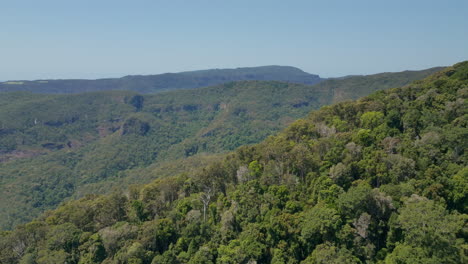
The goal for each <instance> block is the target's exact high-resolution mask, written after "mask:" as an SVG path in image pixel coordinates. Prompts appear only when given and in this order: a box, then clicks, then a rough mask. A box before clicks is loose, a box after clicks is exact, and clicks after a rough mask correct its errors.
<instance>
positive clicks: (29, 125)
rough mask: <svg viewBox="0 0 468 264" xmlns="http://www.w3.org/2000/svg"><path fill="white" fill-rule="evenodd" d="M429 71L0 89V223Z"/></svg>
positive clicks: (173, 166) (176, 166)
mask: <svg viewBox="0 0 468 264" xmlns="http://www.w3.org/2000/svg"><path fill="white" fill-rule="evenodd" d="M432 71H433V69H431V70H425V71H421V72H401V73H385V74H379V75H369V76H360V77H353V78H348V79H342V80H329V81H324V82H323V83H321V84H319V85H314V86H306V85H299V84H288V83H281V82H263V81H243V82H233V83H228V84H224V85H219V86H214V87H208V88H203V89H193V90H183V91H174V92H167V93H160V94H156V95H139V94H136V93H134V92H127V91H113V92H109V91H108V92H99V93H85V94H78V95H41V94H31V93H19V92H17V93H4V94H1V96H0V196H1V197H2V199H1V200H0V216H1V217H0V227H1V228H3V229H5V228H7V229H8V228H12V227H13V226H14V225H16V224H19V223H24V222H26V221H30V220H32V219H33V218H34V217H36V216H38V215H39V214H40V213H41V212H43V211H44V210H45V209H52V208H55V207H56V206H57V205H58V204H59V203H60V202H62V201H63V200H64V199H67V198H69V197H82V196H83V195H85V194H88V193H103V192H109V191H110V190H112V188H114V187H115V188H126V186H128V185H129V184H131V183H147V182H149V181H150V180H153V179H155V178H157V177H161V176H166V175H171V174H174V173H176V172H180V171H181V170H183V169H185V168H191V169H194V168H196V167H198V166H202V165H204V164H206V163H207V162H208V161H209V160H211V159H214V158H215V157H214V156H213V155H211V154H213V153H223V152H226V151H231V150H234V149H235V148H237V147H239V146H241V145H246V144H253V143H258V142H260V141H261V140H263V139H265V138H266V137H267V136H269V135H271V134H273V133H276V132H277V131H279V130H280V129H283V128H284V127H286V126H287V125H288V124H290V123H291V122H292V121H294V120H295V119H297V118H300V117H304V116H305V115H306V114H307V113H308V112H310V111H311V110H313V109H317V108H318V107H320V106H323V105H326V104H330V103H332V102H334V101H337V100H343V99H346V98H354V96H359V95H366V94H368V93H370V91H374V90H381V89H385V88H389V87H396V86H398V85H402V84H405V83H408V82H409V81H410V80H414V79H416V78H419V77H421V76H423V75H424V76H427V75H428V74H429V73H430V72H432ZM337 95H338V96H337ZM187 157H191V158H190V159H189V160H185V158H187Z"/></svg>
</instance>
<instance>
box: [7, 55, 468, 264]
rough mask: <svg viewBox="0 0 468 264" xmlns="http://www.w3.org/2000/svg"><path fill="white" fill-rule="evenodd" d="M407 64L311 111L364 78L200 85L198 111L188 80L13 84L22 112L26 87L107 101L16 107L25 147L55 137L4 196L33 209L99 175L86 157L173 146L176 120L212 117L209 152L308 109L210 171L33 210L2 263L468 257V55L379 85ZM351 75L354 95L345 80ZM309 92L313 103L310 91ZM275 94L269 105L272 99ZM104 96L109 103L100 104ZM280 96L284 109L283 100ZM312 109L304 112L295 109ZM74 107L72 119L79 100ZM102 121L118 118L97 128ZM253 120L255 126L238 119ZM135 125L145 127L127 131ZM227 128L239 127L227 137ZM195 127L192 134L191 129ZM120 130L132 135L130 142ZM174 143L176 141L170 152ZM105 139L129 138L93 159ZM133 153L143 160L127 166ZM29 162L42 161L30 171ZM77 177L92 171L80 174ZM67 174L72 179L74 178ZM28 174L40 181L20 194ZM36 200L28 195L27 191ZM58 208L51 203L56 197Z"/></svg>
mask: <svg viewBox="0 0 468 264" xmlns="http://www.w3.org/2000/svg"><path fill="white" fill-rule="evenodd" d="M384 76H385V78H383V77H384ZM396 76H398V74H393V75H390V76H389V74H383V75H381V76H379V77H378V78H377V77H376V76H371V77H370V78H369V79H367V80H368V81H367V82H365V83H368V84H369V86H368V88H367V89H364V88H363V87H362V86H359V87H360V89H361V90H357V91H361V92H362V91H370V90H372V91H374V90H378V91H375V92H373V93H371V94H370V95H369V96H366V97H363V98H360V99H358V100H356V101H345V102H340V103H335V104H332V105H329V106H324V107H322V108H321V109H320V110H318V111H312V112H310V113H305V112H307V111H306V110H305V109H313V108H316V107H318V106H319V105H320V104H321V103H322V102H325V103H327V102H332V101H335V100H337V101H340V100H343V99H344V98H345V97H346V96H344V95H351V94H352V95H353V96H356V94H355V93H353V91H348V90H347V89H345V87H347V86H346V83H347V82H348V81H349V79H348V78H346V79H342V80H332V82H331V83H329V84H328V85H327V84H326V82H327V81H324V82H321V83H320V84H317V85H314V86H302V85H297V84H288V83H278V82H258V81H255V82H240V83H229V84H224V85H221V86H216V87H210V88H206V89H199V90H198V89H197V90H190V91H189V92H190V93H189V94H187V95H186V96H187V97H189V98H191V100H190V102H191V104H190V106H186V107H185V108H184V105H186V103H184V101H183V99H181V98H184V97H183V96H182V95H181V94H178V95H177V98H178V99H179V100H178V101H172V100H173V98H174V97H172V95H173V93H184V91H177V92H173V93H167V94H159V95H152V96H150V97H146V96H141V98H140V97H138V96H140V95H135V94H132V93H122V92H119V93H115V92H113V93H111V94H110V95H109V94H107V93H105V94H88V95H73V96H71V97H69V96H66V97H63V96H44V97H42V98H41V97H39V98H37V97H35V96H32V95H31V94H22V93H13V94H9V95H8V96H9V98H10V100H5V101H6V102H5V101H4V102H2V104H1V106H2V108H4V107H7V108H9V109H10V110H11V109H13V108H14V107H13V106H12V105H15V104H18V103H15V102H14V99H15V98H21V97H26V98H27V97H28V96H29V100H30V103H33V102H34V100H39V101H36V104H33V105H34V106H35V107H34V108H37V107H39V106H40V105H41V103H44V102H49V103H50V104H51V105H50V106H49V107H52V105H54V104H57V103H61V104H64V106H65V105H67V106H71V107H72V105H73V104H72V103H71V102H74V101H75V100H83V101H80V105H82V104H83V103H85V102H88V101H91V103H90V104H89V105H90V106H93V107H90V108H89V109H90V112H86V113H82V116H81V115H79V116H78V118H75V119H73V118H72V119H69V118H68V119H67V118H66V119H57V118H56V117H53V116H51V118H56V119H53V120H47V122H50V121H52V123H50V124H49V125H47V124H45V122H46V117H49V115H45V116H41V117H40V118H39V117H37V121H36V117H35V116H34V115H36V114H37V113H40V111H36V112H29V111H23V112H21V111H20V110H18V112H15V116H20V114H21V113H24V114H25V115H24V120H25V121H24V122H23V123H22V122H21V121H19V122H18V123H16V124H17V125H18V127H17V128H13V130H10V131H11V133H10V134H9V135H13V136H12V137H13V138H16V142H17V145H16V146H12V147H11V148H13V147H14V148H21V147H25V146H28V147H32V146H34V147H37V148H38V149H39V150H41V148H46V149H48V150H50V152H49V153H47V154H44V155H42V156H41V157H44V158H45V159H42V160H35V161H34V158H32V159H31V158H29V159H28V158H26V159H22V158H17V159H13V160H10V161H7V162H6V163H4V164H3V165H2V167H1V168H0V171H1V172H2V178H1V179H2V184H3V186H2V188H1V190H2V191H3V193H2V194H1V196H2V203H4V201H8V203H9V206H10V207H16V206H19V207H20V208H23V210H32V209H33V208H34V204H33V203H34V202H39V203H40V202H45V201H48V200H46V199H42V200H41V198H44V197H40V196H39V195H34V194H33V195H31V194H32V193H34V192H35V191H37V189H40V188H42V187H43V186H44V185H48V188H49V189H48V190H46V189H44V190H42V191H41V192H38V193H37V194H40V193H42V194H43V195H45V196H46V197H45V198H51V197H52V193H53V191H59V190H62V192H61V193H60V194H59V195H58V196H57V197H60V198H64V197H66V196H67V195H70V193H67V192H66V191H65V190H67V187H69V189H70V190H74V188H76V186H75V185H74V184H83V183H86V181H88V180H90V179H89V178H87V177H88V176H89V175H92V174H91V173H89V172H85V171H86V169H88V168H92V167H95V166H98V165H100V164H102V162H106V161H107V162H109V161H111V160H114V159H115V158H118V159H120V158H121V160H119V162H118V163H117V164H116V166H117V171H118V170H125V169H131V168H132V166H134V165H136V166H139V165H138V160H139V159H141V158H139V159H132V157H131V156H132V155H133V154H135V153H138V151H139V150H140V149H144V151H143V152H142V153H145V151H146V148H147V147H148V146H149V148H148V151H154V149H155V148H154V147H155V146H153V145H151V143H152V142H156V140H157V139H158V138H160V137H161V138H163V142H164V143H158V144H166V142H168V141H169V142H171V140H174V136H175V135H174V134H175V133H179V131H181V130H182V131H184V129H185V128H186V127H191V126H194V124H192V125H188V123H186V122H189V121H188V120H194V117H196V119H197V120H198V121H197V123H198V122H205V121H202V120H205V119H204V118H202V117H205V116H206V117H207V119H206V120H207V121H206V123H204V124H203V125H201V130H197V129H198V128H197V129H195V130H194V131H197V132H196V133H195V134H194V135H196V136H197V137H196V138H197V140H201V141H200V142H199V143H202V145H203V142H204V141H203V139H204V138H206V137H211V138H212V140H209V141H206V142H204V143H206V144H207V149H209V147H208V146H209V144H208V143H209V142H212V141H213V140H214V141H215V142H218V144H219V146H222V147H221V149H222V148H224V149H229V148H231V147H234V145H235V144H234V145H231V143H232V142H236V140H237V138H236V136H235V135H244V136H246V137H245V138H249V136H250V134H248V133H247V134H245V133H244V131H249V129H252V127H255V130H253V131H254V132H255V133H254V134H257V133H260V132H261V131H263V130H262V129H263V128H264V127H265V126H266V124H271V122H273V123H274V122H275V121H278V120H281V119H282V118H286V119H288V120H289V119H294V117H295V116H296V117H297V116H302V119H299V120H296V121H294V122H293V123H290V121H288V122H285V123H289V126H288V127H287V128H285V129H284V130H282V131H281V132H279V133H274V134H275V135H272V136H270V137H268V138H266V139H265V140H263V141H262V142H260V143H259V144H254V145H244V146H241V147H239V148H237V149H236V150H235V151H234V152H230V153H228V154H225V155H223V157H220V158H214V159H211V161H208V162H207V164H206V165H204V166H200V168H198V169H194V170H188V171H179V172H178V173H174V174H173V175H169V176H167V177H164V178H157V179H156V180H154V181H152V182H151V183H149V184H145V185H141V184H140V185H132V186H130V187H129V188H128V189H126V190H125V191H122V190H118V189H115V190H114V191H113V192H111V193H110V194H107V195H96V194H93V195H87V196H86V197H84V198H82V199H78V200H71V201H68V202H65V203H63V204H62V205H61V206H59V207H58V208H57V209H55V210H52V211H48V212H46V213H44V214H42V215H41V216H40V217H37V218H35V220H34V221H32V222H29V223H27V224H24V225H17V226H16V227H15V228H14V229H13V230H12V231H7V232H2V233H0V263H38V264H45V263H139V264H150V263H152V264H153V263H191V264H195V263H197V264H198V263H226V264H231V263H246V264H247V263H302V264H308V263H388V264H393V263H395V264H396V263H465V262H466V260H467V254H466V249H467V243H466V238H467V234H466V225H467V221H468V215H467V213H468V211H467V210H468V207H467V204H468V191H467V190H468V170H467V165H468V164H467V160H468V159H467V152H466V149H467V145H468V142H467V138H468V137H467V120H468V119H467V115H468V114H467V109H468V107H467V100H468V61H465V62H462V63H459V64H456V65H454V66H452V67H448V68H445V69H443V70H441V71H439V72H436V73H433V74H428V76H427V75H426V77H425V78H423V79H421V80H414V81H413V82H411V83H410V84H409V85H404V86H403V87H398V88H391V89H386V90H380V89H379V87H377V86H376V84H377V83H381V84H382V83H383V84H384V85H383V86H385V87H387V86H392V85H391V84H389V80H392V77H393V78H395V77H396ZM353 78H354V77H353ZM356 78H366V76H362V77H356ZM375 78H377V79H375ZM379 78H383V80H385V81H381V79H379ZM397 79H399V78H396V79H395V80H397ZM378 80H380V81H378ZM361 81H363V80H361ZM340 85H341V86H340ZM383 86H380V88H382V87H383ZM326 87H328V88H329V89H325V88H326ZM337 87H342V88H343V89H344V90H345V91H346V92H344V93H336V91H337V90H336V89H337ZM282 88H285V89H284V90H282ZM243 91H244V92H245V93H246V94H247V95H249V96H248V97H247V96H246V95H244V96H245V97H244V96H241V97H238V98H237V99H236V101H225V100H227V99H228V98H229V99H232V100H234V99H233V96H234V95H236V96H237V95H240V94H241V92H243ZM294 91H298V95H300V97H299V98H300V99H301V100H304V98H306V99H307V100H308V101H306V102H309V104H305V103H303V102H302V101H296V100H299V99H298V97H295V95H294ZM299 91H300V92H299ZM304 92H305V94H304ZM321 92H323V94H321ZM225 93H227V94H225ZM336 94H338V95H339V96H338V98H336V97H335V96H336ZM286 95H290V97H286ZM86 96H89V97H86ZM197 96H199V97H197ZM323 96H325V97H323ZM80 98H81V99H80ZM164 98H165V99H164ZM247 98H251V101H248V100H247ZM252 98H253V99H252ZM202 99H207V102H209V103H208V104H207V105H211V107H212V109H211V111H209V112H208V113H206V114H196V112H197V111H200V112H202V109H205V107H203V104H201V101H197V100H202ZM212 99H213V100H214V101H211V100H212ZM41 100H42V101H41ZM93 100H103V101H99V102H98V101H95V102H94V103H93ZM219 100H221V101H219ZM322 100H323V101H322ZM20 101H21V102H23V101H26V99H24V98H23V99H21V100H20ZM39 102H40V103H39ZM163 102H164V103H163ZM194 102H197V103H194ZM217 102H219V105H218V103H217ZM234 102H235V104H234ZM260 102H267V103H265V106H266V108H263V106H262V105H261V104H260ZM213 103H215V104H213ZM240 103H245V104H244V105H243V104H240ZM281 103H284V104H281ZM178 104H180V105H178ZM277 104H279V105H277ZM26 105H30V104H26ZM97 106H99V107H97ZM49 107H48V108H47V109H49ZM101 107H103V108H102V109H103V110H100V111H97V110H93V109H101ZM239 107H240V108H239ZM250 107H253V108H250ZM255 107H259V108H255ZM275 107H279V108H280V109H281V111H278V112H276V111H275V110H274V109H275ZM254 109H256V111H260V112H256V111H253V110H254ZM298 109H304V112H300V111H299V112H296V111H298ZM31 111H32V110H31ZM93 111H94V112H93ZM5 113H6V114H8V113H9V112H3V115H5ZM64 113H65V114H64V117H65V116H66V113H68V111H64ZM72 113H73V111H72ZM281 113H283V114H284V115H281ZM86 115H87V117H86ZM117 117H121V118H117ZM187 117H188V118H187ZM221 117H222V120H223V121H222V122H221V121H219V120H220V119H219V118H221ZM109 118H113V119H112V120H115V121H112V120H111V119H109ZM185 118H187V119H185ZM262 118H263V119H262ZM82 120H83V121H82ZM86 120H91V121H92V122H91V121H86ZM161 120H170V121H173V122H174V123H172V124H179V126H178V127H176V128H174V127H172V126H171V125H170V124H171V122H169V123H168V127H167V128H168V131H167V133H166V134H161V133H159V132H158V133H156V132H157V131H159V130H158V129H159V128H160V127H163V122H162V121H161ZM181 120H184V122H182V123H181V122H179V121H181ZM103 121H105V122H106V123H105V124H106V129H107V130H106V129H98V127H99V125H101V124H102V122H103ZM59 122H61V123H59ZM81 122H83V123H81ZM87 122H90V123H89V124H88V123H87ZM217 122H221V123H222V124H227V123H229V122H231V124H232V125H233V127H232V128H231V129H233V128H241V129H240V130H238V131H235V132H234V133H232V134H231V133H229V130H230V129H228V130H227V131H225V132H222V133H218V132H217V131H218V130H221V131H222V129H221V128H223V127H225V126H224V125H221V126H217V124H216V123H217ZM184 123H186V124H185V125H184ZM242 124H245V125H246V126H245V127H239V125H242ZM255 124H258V127H256V126H255ZM96 125H97V126H98V127H96ZM281 126H282V125H279V126H278V128H277V129H280V128H279V127H281ZM228 127H229V126H228ZM81 128H82V129H83V130H82V132H80V129H81ZM207 128H209V129H207ZM55 129H56V130H55ZM213 129H215V130H213ZM44 131H48V132H52V131H56V132H57V133H52V134H53V135H56V134H57V136H56V137H50V136H51V135H49V134H42V133H43V132H44ZM60 131H61V132H60ZM102 131H105V132H102ZM250 131H251V130H250ZM58 132H60V133H58ZM15 133H22V134H21V135H22V137H15V136H14V135H15ZM73 133H76V134H73ZM266 134H269V133H265V135H266ZM34 135H35V136H36V138H35V137H34ZM69 135H73V136H74V137H75V139H76V140H77V141H78V142H81V143H80V144H82V145H81V146H79V147H77V149H76V150H73V144H74V143H70V145H71V146H68V144H64V146H63V147H62V148H60V149H58V148H57V146H58V144H62V143H60V142H66V141H67V140H68V141H70V142H71V137H70V138H68V137H69ZM161 135H163V136H161ZM126 137H127V138H129V139H131V140H129V141H126V139H125V138H126ZM226 137H228V138H229V137H231V138H232V140H227V141H226V140H225V138H226ZM21 138H23V139H24V140H21ZM45 138H47V139H48V141H50V144H51V145H46V146H43V145H42V144H43V143H42V142H44V141H40V140H39V139H45ZM186 138H187V137H184V136H181V137H180V139H181V142H182V141H184V140H186ZM240 138H242V137H240ZM240 138H239V139H240ZM35 139H36V140H38V141H34V140H35ZM78 139H80V140H81V141H80V140H78ZM85 140H89V143H86V141H85ZM255 140H257V139H255ZM258 140H259V139H258ZM241 141H242V140H241ZM94 142H97V143H94ZM120 142H127V143H126V145H122V146H119V145H118V144H120ZM28 144H30V145H28ZM77 144H78V143H77ZM132 144H133V145H132ZM218 144H216V145H218ZM242 144H244V143H242ZM78 145H79V144H78ZM169 145H170V144H169ZM169 145H168V144H166V145H164V146H163V147H162V148H161V149H164V150H166V149H170V146H169ZM189 146H193V145H190V144H189ZM102 148H110V149H109V150H107V151H105V153H102V154H100V155H104V154H106V153H115V152H113V148H117V149H119V148H123V149H124V150H125V151H121V152H117V154H112V155H113V156H112V159H109V158H106V159H99V158H98V157H99V156H95V157H92V156H88V157H87V155H98V154H95V153H94V154H93V151H100V150H101V149H102ZM200 148H201V149H203V147H201V145H200V146H199V149H200ZM114 150H115V149H114ZM192 151H193V152H197V151H195V150H194V149H192V148H191V147H190V148H189V149H188V153H187V149H185V152H182V153H180V154H182V155H189V156H190V155H192ZM90 153H91V154H90ZM152 154H153V153H152V152H149V153H147V155H149V156H143V159H145V158H148V159H149V162H150V163H151V162H153V160H154V159H155V157H156V158H157V155H156V156H155V157H153V156H151V155H152ZM49 155H50V156H49ZM54 155H55V158H52V156H54ZM122 155H127V156H123V157H121V156H122ZM193 157H195V156H193ZM193 157H192V158H193ZM128 160H130V161H132V162H133V164H131V165H129V166H122V165H121V164H122V163H121V161H128ZM82 161H85V162H83V163H82V164H80V162H82ZM95 161H96V162H97V163H93V162H95ZM30 162H33V163H30ZM145 162H146V161H143V162H142V163H141V164H145ZM175 162H177V161H175ZM52 164H53V165H52ZM23 165H24V167H21V166H23ZM106 165H107V164H106ZM177 165H179V164H178V163H176V165H175V166H177ZM41 166H42V167H41ZM119 166H120V167H119ZM104 167H105V166H104ZM67 168H69V169H70V171H72V172H73V173H77V174H69V176H70V177H69V178H70V179H68V180H67V177H66V176H64V175H67V174H66V171H67ZM141 168H143V167H141ZM28 171H34V173H33V174H31V176H27V173H28ZM5 172H8V173H7V174H5ZM139 172H141V171H139ZM80 173H82V174H80ZM4 175H9V178H5V176H4ZM32 175H34V176H32ZM38 176H40V178H41V179H42V181H38V180H37V178H38ZM121 176H123V175H122V174H119V173H111V174H109V175H107V176H106V177H114V179H116V180H117V179H118V178H119V177H121ZM155 176H156V175H155ZM77 178H79V179H80V180H78V181H75V179H77ZM62 181H65V182H66V181H68V182H66V184H65V185H61V184H62ZM80 181H83V182H81V183H80ZM20 182H21V183H20ZM28 184H29V185H28ZM23 185H25V186H28V187H27V188H23V189H22V191H23V193H16V195H17V196H16V197H15V198H16V200H15V199H12V198H13V197H14V196H11V195H12V194H14V192H15V190H18V189H21V188H20V186H23ZM62 187H63V188H62ZM5 190H7V191H5ZM60 195H62V196H60ZM5 197H6V200H3V198H5ZM24 197H28V198H29V199H31V200H30V201H25V200H24ZM22 200H23V201H24V202H26V203H24V204H23V205H21V203H17V201H22ZM25 205H26V206H25ZM31 205H33V206H32V207H31ZM53 205H54V204H53V203H51V204H48V206H49V208H51V207H52V206H53ZM4 208H6V207H5V206H3V209H4ZM26 208H27V209H26ZM36 209H37V208H36ZM42 209H44V207H42ZM39 211H41V210H39ZM39 211H36V212H37V213H38V212H39ZM3 213H4V214H5V212H3ZM37 213H36V214H32V215H29V216H28V217H32V216H34V215H37ZM5 215H7V214H5ZM10 216H11V211H10ZM19 216H20V215H16V216H15V217H19ZM26 219H27V218H26ZM26 219H25V218H23V219H22V221H24V220H26ZM4 225H5V222H4Z"/></svg>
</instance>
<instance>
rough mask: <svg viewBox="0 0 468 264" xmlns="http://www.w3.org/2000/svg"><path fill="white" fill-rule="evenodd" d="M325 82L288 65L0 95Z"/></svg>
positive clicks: (31, 86)
mask: <svg viewBox="0 0 468 264" xmlns="http://www.w3.org/2000/svg"><path fill="white" fill-rule="evenodd" d="M322 80H324V79H322V78H320V76H318V75H315V74H310V73H307V72H304V71H302V70H301V69H298V68H295V67H291V66H260V67H243V68H235V69H209V70H198V71H187V72H179V73H164V74H156V75H128V76H124V77H121V78H106V79H96V80H86V79H64V80H60V79H59V80H36V81H21V80H17V81H6V82H1V83H0V92H14V91H27V92H34V93H47V94H73V93H83V92H97V91H107V90H128V91H135V92H139V93H156V92H162V91H169V90H177V89H194V88H200V87H205V86H212V85H218V84H223V83H227V82H232V81H283V82H289V83H298V84H307V85H312V84H316V83H319V82H320V81H322Z"/></svg>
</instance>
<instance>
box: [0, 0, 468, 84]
mask: <svg viewBox="0 0 468 264" xmlns="http://www.w3.org/2000/svg"><path fill="white" fill-rule="evenodd" d="M0 14H1V15H0V80H13V79H41V78H101V77H119V76H123V75H127V74H156V73H163V72H178V71H186V70H196V69H208V68H232V67H242V66H259V65H291V66H296V67H299V68H301V69H303V70H305V71H307V72H310V73H316V74H320V75H321V76H323V77H332V76H342V75H348V74H370V73H377V72H384V71H400V70H405V69H423V68H428V67H433V66H438V65H451V64H454V63H456V62H458V61H462V60H467V59H468V1H467V0H459V1H456V0H453V1H452V0H445V1H440V0H439V1H432V0H424V1H420V0H405V1H400V0H387V1H383V0H382V1H381V0H368V1H360V0H343V1H333V0H326V1H325V0H324V1H312V0H309V1H294V0H281V1H275V0H264V1H263V0H232V1H228V0H211V1H208V0H186V1H178V0H167V1H157V0H153V1H138V0H132V1H130V0H128V1H119V0H109V1H108V0H76V1H72V0H69V1H66V0H56V1H52V0H40V1H39V0H30V1H23V0H0Z"/></svg>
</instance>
